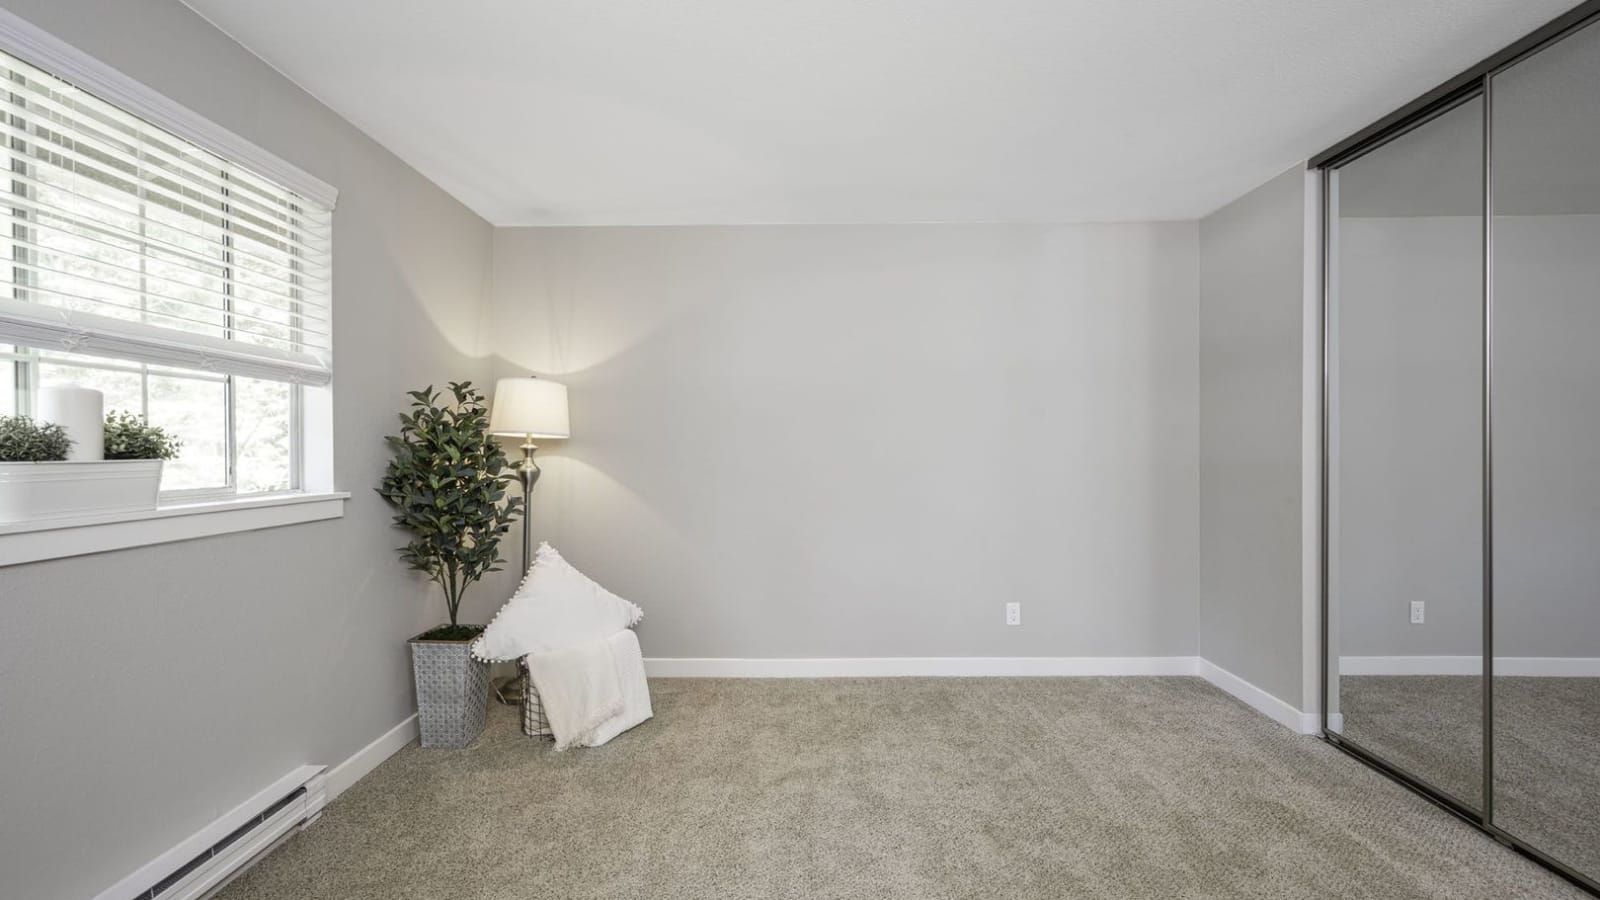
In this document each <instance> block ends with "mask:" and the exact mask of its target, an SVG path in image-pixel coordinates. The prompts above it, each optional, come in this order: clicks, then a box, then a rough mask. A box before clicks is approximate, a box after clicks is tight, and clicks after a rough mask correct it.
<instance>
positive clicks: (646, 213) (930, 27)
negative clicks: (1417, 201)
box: [186, 0, 1572, 225]
mask: <svg viewBox="0 0 1600 900" xmlns="http://www.w3.org/2000/svg"><path fill="white" fill-rule="evenodd" d="M186 2H187V3H188V5H189V6H191V7H193V8H194V9H195V10H196V11H198V12H200V13H201V14H202V15H204V16H206V17H207V18H209V19H210V20H211V21H212V22H214V23H216V24H217V25H218V26H219V27H220V28H222V29H223V30H224V31H226V32H228V33H229V34H231V35H232V36H233V37H234V38H236V39H237V40H238V41H239V42H240V43H242V44H243V45H244V46H246V47H248V48H249V49H251V50H252V51H254V52H255V53H256V54H258V55H259V56H261V57H262V58H263V59H265V60H266V61H268V62H269V63H271V64H272V65H274V66H276V67H277V68H278V69H280V70H281V71H283V72H284V73H285V74H287V75H288V76H289V77H290V78H292V79H294V80H295V81H296V82H298V83H299V84H300V85H301V86H303V87H304V88H305V89H306V90H308V91H310V92H311V93H312V94H314V95H316V96H317V97H319V98H320V99H321V100H323V101H324V102H325V103H327V104H328V105H329V106H330V107H332V108H333V109H334V110H336V111H337V112H339V113H340V114H341V115H343V116H344V117H345V118H347V119H349V120H350V121H351V122H353V123H355V124H356V125H357V126H358V127H360V128H361V129H363V130H364V131H366V132H367V133H368V134H370V135H372V136H373V137H374V138H376V139H377V140H378V141H379V142H381V143H383V144H384V145H386V146H388V147H389V148H390V149H392V150H393V151H394V152H395V153H396V154H398V155H399V156H400V157H401V158H403V159H405V160H406V161H407V162H409V163H410V164H411V165H413V166H415V167H416V168H417V169H418V170H419V171H420V172H422V173H423V174H424V175H426V176H427V177H428V178H430V179H432V180H433V181H435V182H437V183H438V184H439V185H440V186H442V187H443V188H444V189H445V190H448V191H449V192H450V193H452V194H454V195H455V196H456V197H458V198H460V199H461V200H462V201H463V202H464V203H466V204H467V205H468V206H470V207H472V208H473V209H474V210H476V211H477V212H478V213H480V214H481V215H483V216H484V217H485V218H486V219H488V220H489V221H490V222H492V223H494V224H496V225H555V224H583V225H591V224H705V223H768V222H974V221H1015V222H1033V221H1131V220H1145V219H1192V218H1196V217H1199V216H1201V215H1204V214H1206V213H1208V212H1210V211H1212V210H1214V209H1216V208H1217V207H1219V206H1221V205H1222V204H1224V203H1226V202H1228V201H1229V200H1231V199H1233V198H1234V197H1237V196H1238V195H1240V194H1241V193H1243V192H1245V191H1246V190H1248V189H1250V188H1252V187H1254V186H1255V185H1257V184H1259V183H1261V182H1263V181H1265V180H1266V179H1267V178H1269V177H1271V176H1272V175H1274V174H1276V173H1278V172H1280V171H1282V170H1283V169H1285V168H1287V167H1288V166H1290V165H1292V164H1294V163H1296V162H1298V161H1300V160H1303V159H1305V158H1306V157H1307V156H1308V155H1310V154H1312V153H1314V152H1316V151H1318V150H1321V149H1322V148H1323V147H1324V146H1325V145H1328V144H1331V143H1333V142H1334V141H1335V140H1337V139H1339V138H1341V137H1343V136H1344V135H1345V134H1347V133H1349V132H1351V131H1354V130H1356V129H1357V128H1359V127H1361V126H1363V125H1365V124H1367V122H1369V121H1370V120H1372V119H1374V118H1376V117H1377V116H1379V115H1380V114H1382V113H1385V112H1387V111H1389V110H1390V109H1391V108H1393V107H1395V106H1398V105H1399V104H1401V103H1403V102H1404V101H1406V100H1409V99H1411V98H1412V97H1413V96H1415V95H1417V94H1419V93H1421V92H1422V91H1425V90H1427V89H1428V88H1430V87H1432V86H1433V85H1434V84H1435V83H1437V82H1439V81H1442V80H1443V79H1445V78H1447V77H1448V76H1450V75H1453V74H1455V72H1457V71H1458V70H1460V69H1463V68H1465V67H1466V66H1468V65H1470V64H1472V63H1474V62H1476V61H1477V60H1478V59H1479V58H1481V57H1484V56H1486V55H1488V54H1489V53H1491V52H1493V51H1494V50H1496V49H1498V48H1499V47H1500V46H1502V45H1504V44H1506V43H1507V42H1509V41H1511V40H1513V39H1515V38H1516V37H1518V36H1520V35H1521V34H1523V33H1524V32H1526V31H1529V30H1531V29H1532V28H1534V27H1536V26H1537V25H1539V24H1541V23H1543V22H1545V21H1547V20H1548V19H1550V18H1552V17H1553V16H1555V15H1557V14H1559V13H1560V12H1562V11H1563V10H1565V9H1566V8H1568V7H1569V6H1571V5H1572V0H1292V2H1291V0H450V2H447V3H441V2H439V0H273V2H270V3H263V2H260V0H186Z"/></svg>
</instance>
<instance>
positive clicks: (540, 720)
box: [517, 656, 555, 738]
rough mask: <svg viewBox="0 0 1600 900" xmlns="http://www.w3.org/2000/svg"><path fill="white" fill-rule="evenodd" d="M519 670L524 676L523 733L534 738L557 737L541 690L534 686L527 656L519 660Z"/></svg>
mask: <svg viewBox="0 0 1600 900" xmlns="http://www.w3.org/2000/svg"><path fill="white" fill-rule="evenodd" d="M517 671H518V672H520V673H521V676H522V733H523V734H525V735H527V736H528V737H532V738H553V737H555V734H554V733H553V732H552V731H551V730H550V720H549V719H547V718H545V715H544V704H543V703H541V702H539V691H538V689H536V688H535V687H534V686H533V676H532V675H531V674H529V672H528V658H527V657H526V656H524V657H523V658H522V659H519V660H517Z"/></svg>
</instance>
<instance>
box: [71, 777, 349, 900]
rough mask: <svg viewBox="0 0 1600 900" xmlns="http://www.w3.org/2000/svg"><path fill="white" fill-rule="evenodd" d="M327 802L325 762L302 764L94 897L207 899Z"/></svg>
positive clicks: (108, 899)
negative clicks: (318, 764) (323, 764)
mask: <svg viewBox="0 0 1600 900" xmlns="http://www.w3.org/2000/svg"><path fill="white" fill-rule="evenodd" d="M327 802H328V791H327V776H326V775H325V774H324V769H323V767H322V766H302V767H300V768H299V769H296V770H295V771H293V772H291V773H289V774H288V775H285V776H284V777H283V778H281V779H279V780H278V781H277V782H275V783H274V784H273V785H272V787H269V788H267V789H266V790H264V791H262V792H261V793H259V794H257V795H256V796H254V797H252V798H250V799H249V800H247V801H245V802H244V803H242V804H240V805H239V806H237V807H235V808H234V809H233V810H231V811H230V812H229V813H228V814H227V815H224V816H223V817H222V818H220V819H217V820H216V821H215V822H213V823H211V824H210V825H209V826H207V827H206V828H204V829H202V830H201V831H200V832H199V833H197V834H195V835H194V836H192V837H190V838H189V839H188V840H186V841H184V842H183V843H182V844H179V845H178V846H177V847H174V848H172V849H171V850H169V851H167V852H166V853H163V854H162V855H161V856H160V857H158V858H157V859H155V860H152V861H151V862H150V863H149V864H148V865H145V866H144V867H142V868H140V869H139V871H137V872H135V873H133V874H132V875H129V876H128V877H127V878H124V879H123V880H122V881H120V882H118V883H117V884H116V885H114V886H112V887H111V888H110V889H109V890H106V891H104V892H102V893H101V894H100V895H99V896H98V897H96V898H95V900H202V898H205V897H209V896H210V895H211V894H213V893H215V892H216V891H217V890H218V889H220V888H221V887H222V886H223V885H225V884H227V883H228V882H229V881H232V880H233V879H234V878H235V877H237V876H238V875H239V874H240V873H242V872H243V871H244V870H245V869H248V868H249V867H250V865H251V864H252V863H254V862H255V861H256V860H258V859H260V858H261V857H262V856H264V855H266V854H267V853H268V852H270V851H271V850H272V849H273V848H275V847H277V846H278V844H280V843H282V842H283V841H285V840H287V839H288V838H289V837H290V836H291V835H293V834H294V833H295V832H296V831H298V830H300V829H302V828H304V827H306V826H307V825H310V824H311V823H312V822H315V821H316V820H317V817H318V816H320V815H321V814H322V808H323V806H325V805H326V804H327Z"/></svg>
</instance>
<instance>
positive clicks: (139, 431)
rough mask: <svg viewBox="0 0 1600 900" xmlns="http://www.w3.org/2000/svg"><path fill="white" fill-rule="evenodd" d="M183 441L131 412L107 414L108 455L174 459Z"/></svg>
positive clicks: (111, 456)
mask: <svg viewBox="0 0 1600 900" xmlns="http://www.w3.org/2000/svg"><path fill="white" fill-rule="evenodd" d="M182 447H183V442H182V441H180V440H178V439H177V438H175V437H173V436H171V435H169V434H167V432H166V430H165V429H162V428H158V427H157V426H155V425H151V424H149V423H147V422H146V421H145V420H144V419H143V418H141V417H139V416H136V415H134V414H133V413H129V412H112V413H107V414H106V459H172V458H173V457H174V456H177V455H178V451H179V450H180V449H182Z"/></svg>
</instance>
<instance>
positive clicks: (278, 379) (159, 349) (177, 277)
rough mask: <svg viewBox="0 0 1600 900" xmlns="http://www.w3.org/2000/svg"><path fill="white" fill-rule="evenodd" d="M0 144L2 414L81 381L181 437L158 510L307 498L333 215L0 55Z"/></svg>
mask: <svg viewBox="0 0 1600 900" xmlns="http://www.w3.org/2000/svg"><path fill="white" fill-rule="evenodd" d="M0 148H3V149H0V152H3V157H0V167H3V171H0V217H3V221H0V413H13V412H21V413H27V414H31V413H33V412H34V411H35V409H36V398H37V393H38V391H39V389H40V388H44V387H51V386H56V385H68V384H76V385H81V386H84V387H91V388H95V389H97V390H99V391H101V392H103V393H104V395H105V398H106V409H107V411H108V412H109V411H113V410H125V411H128V412H132V413H136V414H138V415H141V416H144V417H145V418H146V419H147V420H148V421H150V422H151V423H153V424H156V425H160V426H162V427H163V428H165V429H167V430H168V431H169V432H170V433H173V434H175V435H176V436H177V437H178V438H180V439H181V440H182V442H183V448H182V451H181V453H180V455H179V457H178V458H177V459H176V460H173V461H172V462H170V463H169V464H168V465H167V466H166V467H165V472H164V474H163V480H162V495H163V498H164V499H169V500H170V499H184V500H188V499H205V498H212V497H224V496H234V495H246V494H264V493H275V492H285V491H294V490H299V489H301V488H303V487H304V480H303V477H302V474H301V473H302V471H303V470H304V469H305V452H306V451H305V431H306V428H305V416H304V409H305V407H306V404H307V393H308V391H313V390H317V389H319V388H320V387H322V386H325V385H327V384H328V383H329V381H330V380H331V377H332V374H331V373H332V369H331V350H332V341H331V328H330V323H331V311H330V287H331V265H332V259H331V249H332V248H331V233H332V204H331V201H329V202H323V201H322V200H320V199H314V198H312V197H308V196H305V195H303V194H302V193H298V192H296V191H294V190H290V189H289V188H286V187H284V186H282V185H281V184H279V183H277V182H276V181H274V180H272V179H270V178H268V177H265V176H263V175H260V174H257V173H256V172H254V171H252V170H251V169H249V168H247V167H245V166H243V165H239V164H236V163H234V162H230V161H229V160H227V159H224V158H223V157H222V156H220V155H218V154H216V153H213V152H211V151H210V150H208V149H206V148H204V147H202V146H200V145H199V144H196V143H193V142H191V141H188V140H185V139H183V138H180V137H177V136H175V135H174V134H172V133H171V132H169V131H166V130H164V129H162V128H160V127H158V126H156V125H154V124H151V123H150V122H148V121H145V120H144V119H142V118H139V117H137V116H134V115H131V114H130V113H128V112H125V111H123V110H122V109H120V108H118V107H117V106H115V105H113V104H111V103H108V102H106V101H105V100H102V99H100V98H99V97H96V96H94V95H92V94H90V93H88V92H86V91H84V90H81V89H79V88H78V87H75V86H73V85H72V84H69V83H67V82H66V81H64V80H62V79H60V78H57V77H55V76H53V75H51V74H49V73H47V72H45V71H43V70H41V69H39V68H36V67H34V66H32V65H30V64H29V63H27V62H24V61H22V60H19V59H17V58H15V57H12V56H10V55H7V54H4V53H0ZM317 405H318V406H319V408H320V407H323V406H325V405H326V403H325V400H324V401H319V402H318V403H317Z"/></svg>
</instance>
